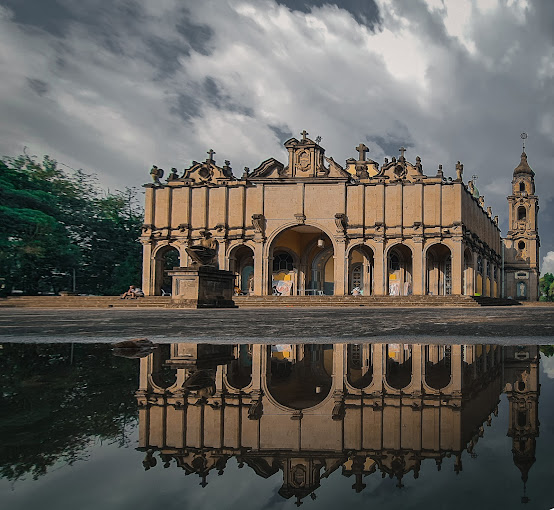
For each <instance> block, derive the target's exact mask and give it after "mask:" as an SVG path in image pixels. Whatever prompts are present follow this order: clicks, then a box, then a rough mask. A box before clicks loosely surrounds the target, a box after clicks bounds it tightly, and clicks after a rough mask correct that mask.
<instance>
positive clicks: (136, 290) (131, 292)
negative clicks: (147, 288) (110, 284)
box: [121, 285, 144, 299]
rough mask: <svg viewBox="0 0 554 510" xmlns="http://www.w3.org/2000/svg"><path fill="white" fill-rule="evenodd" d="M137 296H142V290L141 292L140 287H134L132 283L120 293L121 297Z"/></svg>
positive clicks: (132, 297) (131, 297)
mask: <svg viewBox="0 0 554 510" xmlns="http://www.w3.org/2000/svg"><path fill="white" fill-rule="evenodd" d="M139 297H144V292H142V289H140V288H139V287H135V286H134V285H130V286H129V290H128V291H127V292H124V293H123V294H121V299H126V298H129V299H136V298H139Z"/></svg>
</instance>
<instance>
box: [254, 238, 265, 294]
mask: <svg viewBox="0 0 554 510" xmlns="http://www.w3.org/2000/svg"><path fill="white" fill-rule="evenodd" d="M263 250H264V245H263V244H262V243H256V244H255V245H254V296H263V277H264V271H263V261H264V255H263Z"/></svg>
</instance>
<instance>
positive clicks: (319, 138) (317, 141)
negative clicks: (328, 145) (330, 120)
mask: <svg viewBox="0 0 554 510" xmlns="http://www.w3.org/2000/svg"><path fill="white" fill-rule="evenodd" d="M319 142H321V136H319V135H317V137H316V139H315V143H317V144H318V145H319Z"/></svg>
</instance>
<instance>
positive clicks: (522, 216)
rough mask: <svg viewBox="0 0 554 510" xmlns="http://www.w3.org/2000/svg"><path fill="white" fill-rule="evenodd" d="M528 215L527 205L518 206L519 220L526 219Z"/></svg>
mask: <svg viewBox="0 0 554 510" xmlns="http://www.w3.org/2000/svg"><path fill="white" fill-rule="evenodd" d="M526 217H527V211H526V210H525V207H524V206H522V205H520V206H519V207H518V208H517V221H525V218H526Z"/></svg>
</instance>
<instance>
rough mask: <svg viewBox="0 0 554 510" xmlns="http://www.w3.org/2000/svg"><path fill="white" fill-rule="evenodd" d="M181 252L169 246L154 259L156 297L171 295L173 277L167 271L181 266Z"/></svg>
mask: <svg viewBox="0 0 554 510" xmlns="http://www.w3.org/2000/svg"><path fill="white" fill-rule="evenodd" d="M179 260H180V258H179V250H178V249H177V248H175V246H171V245H170V244H168V245H167V246H164V247H163V248H160V249H159V250H158V251H157V252H156V256H155V257H154V273H155V274H154V295H156V296H161V295H162V294H171V276H168V274H167V271H169V270H171V269H173V268H175V267H179V266H180V261H179Z"/></svg>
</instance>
